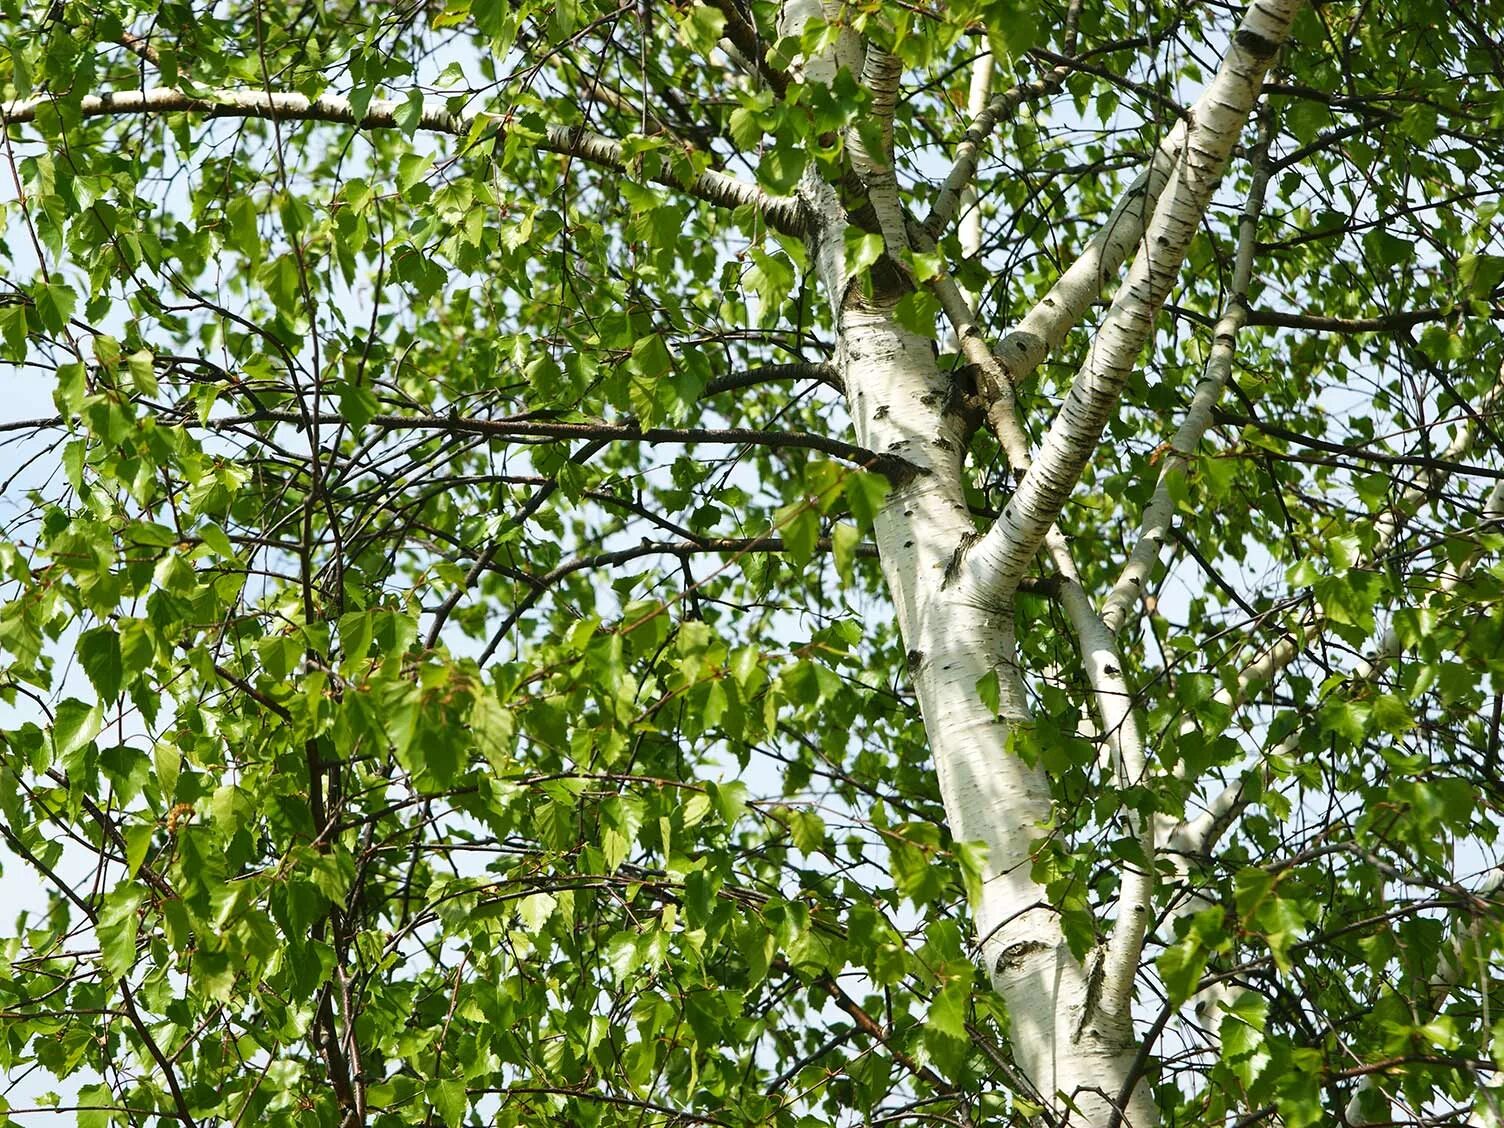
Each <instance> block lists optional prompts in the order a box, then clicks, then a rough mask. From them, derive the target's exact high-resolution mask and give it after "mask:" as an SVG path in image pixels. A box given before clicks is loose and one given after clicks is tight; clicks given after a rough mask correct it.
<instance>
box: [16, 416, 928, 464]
mask: <svg viewBox="0 0 1504 1128" xmlns="http://www.w3.org/2000/svg"><path fill="white" fill-rule="evenodd" d="M64 422H65V420H64V418H63V417H62V416H61V415H51V416H45V417H43V418H40V419H17V420H11V421H9V422H5V423H0V431H23V430H33V431H39V430H45V429H47V428H49V427H60V426H62V425H63V424H64ZM163 423H164V424H166V425H172V426H180V427H189V428H203V429H206V430H210V431H227V430H231V429H233V428H236V427H243V426H245V425H247V424H253V423H286V424H290V425H292V426H295V427H299V428H301V427H304V426H306V425H308V424H310V423H312V424H315V425H318V426H329V427H337V426H341V425H348V423H349V421H348V420H347V419H345V418H344V417H343V416H341V415H335V414H323V415H319V416H317V417H312V416H309V415H306V414H304V413H303V412H299V411H251V412H246V413H245V414H243V415H229V416H225V417H223V418H220V419H210V420H209V421H208V422H207V423H199V422H198V421H197V420H176V421H168V420H163ZM366 426H368V427H375V428H378V429H381V430H387V431H434V432H437V433H440V434H449V435H484V436H486V437H488V438H496V439H537V440H549V439H563V440H568V439H605V440H607V441H613V440H620V441H624V442H644V443H666V444H679V445H686V446H687V445H691V444H694V443H705V444H708V445H711V446H717V445H719V446H763V447H775V448H785V449H795V450H813V451H818V452H819V453H821V454H828V455H830V456H831V457H832V458H839V459H841V460H842V461H843V462H849V463H852V464H853V465H856V466H860V467H862V468H863V469H867V470H874V471H876V472H878V473H881V474H892V473H903V472H905V471H907V470H908V469H909V468H908V467H907V466H906V465H905V464H904V463H903V462H902V460H900V459H895V458H894V457H893V456H892V455H887V454H878V453H876V452H875V451H870V450H865V449H863V448H862V447H859V446H856V445H855V444H853V443H844V442H842V441H841V440H839V439H832V438H828V437H827V436H825V435H811V434H808V433H807V432H803V431H758V430H754V429H752V428H750V427H721V428H715V427H637V426H631V425H625V424H620V423H593V422H592V423H557V422H551V421H548V420H542V419H466V418H464V417H463V416H458V415H454V416H450V415H373V416H372V417H371V418H370V419H368V420H367V421H366Z"/></svg>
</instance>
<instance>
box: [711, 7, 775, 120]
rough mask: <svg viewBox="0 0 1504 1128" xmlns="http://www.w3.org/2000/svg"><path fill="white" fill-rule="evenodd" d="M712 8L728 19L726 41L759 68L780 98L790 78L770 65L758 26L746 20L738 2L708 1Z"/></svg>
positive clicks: (761, 74) (759, 73) (758, 72)
mask: <svg viewBox="0 0 1504 1128" xmlns="http://www.w3.org/2000/svg"><path fill="white" fill-rule="evenodd" d="M708 2H709V4H710V6H711V7H712V8H714V9H715V10H716V11H718V12H720V13H721V15H723V16H725V17H726V26H725V32H726V39H727V40H729V41H730V43H731V45H732V46H733V47H735V48H736V50H737V53H738V54H739V55H741V57H742V58H743V59H745V60H746V61H747V62H748V63H749V64H750V65H751V66H753V67H756V68H757V74H758V77H759V78H761V79H762V80H763V81H764V82H766V83H767V84H768V86H769V87H770V88H772V91H773V93H775V94H777V95H778V96H779V97H782V96H783V92H784V91H785V90H787V89H788V85H789V76H788V75H786V74H784V73H783V72H782V71H777V70H774V69H773V68H772V67H770V66H769V65H768V51H767V46H766V45H765V44H764V43H763V40H762V36H760V35H759V34H758V32H757V28H756V26H755V25H754V24H753V23H752V22H751V21H749V20H748V19H746V18H745V17H744V16H743V15H742V13H741V10H740V9H739V8H738V7H737V6H736V0H708Z"/></svg>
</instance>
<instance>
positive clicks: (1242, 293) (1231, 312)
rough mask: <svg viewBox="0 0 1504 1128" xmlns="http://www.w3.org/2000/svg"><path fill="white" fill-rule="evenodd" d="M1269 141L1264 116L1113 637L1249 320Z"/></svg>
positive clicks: (1160, 541)
mask: <svg viewBox="0 0 1504 1128" xmlns="http://www.w3.org/2000/svg"><path fill="white" fill-rule="evenodd" d="M1272 137H1273V123H1272V114H1270V113H1269V112H1267V111H1266V112H1265V114H1264V115H1263V122H1262V126H1261V129H1260V135H1259V139H1258V142H1257V143H1256V145H1255V147H1254V151H1253V154H1252V156H1251V157H1250V163H1251V164H1252V165H1253V179H1252V183H1251V184H1250V185H1249V187H1248V199H1247V202H1246V203H1245V204H1244V205H1243V214H1242V216H1241V217H1240V219H1239V221H1238V249H1237V255H1236V260H1235V266H1234V267H1233V277H1232V287H1231V291H1230V292H1229V294H1228V296H1227V301H1226V303H1225V305H1224V307H1223V313H1222V319H1221V320H1220V321H1219V322H1218V323H1217V332H1216V337H1215V339H1214V341H1213V343H1212V351H1211V356H1210V357H1208V358H1207V362H1206V373H1205V375H1203V376H1202V378H1201V382H1200V383H1199V384H1198V385H1196V391H1195V393H1194V394H1193V395H1192V396H1191V406H1190V408H1189V409H1188V410H1187V411H1186V414H1185V419H1184V420H1183V421H1182V422H1181V424H1180V429H1179V430H1178V431H1176V432H1175V437H1174V438H1173V439H1171V440H1170V449H1169V451H1168V452H1166V454H1165V456H1164V460H1163V462H1162V463H1161V464H1160V468H1159V481H1158V482H1157V483H1155V486H1154V495H1153V497H1152V498H1150V500H1149V504H1148V505H1147V506H1145V507H1144V516H1143V521H1142V523H1141V524H1140V526H1139V534H1138V541H1137V543H1136V544H1134V546H1133V549H1132V551H1131V552H1130V553H1129V554H1128V560H1127V563H1126V564H1124V566H1123V571H1122V574H1121V575H1120V576H1119V577H1118V580H1117V583H1115V584H1114V585H1113V587H1112V591H1111V592H1110V593H1109V594H1108V596H1107V600H1106V602H1105V603H1104V604H1103V606H1102V620H1103V622H1104V623H1106V625H1107V629H1108V630H1110V631H1112V633H1113V634H1120V633H1121V632H1122V630H1123V628H1124V626H1126V625H1127V624H1128V623H1129V622H1131V621H1132V618H1133V616H1134V612H1135V611H1136V610H1137V609H1138V608H1140V607H1142V606H1143V599H1144V595H1145V593H1146V591H1147V584H1148V583H1149V581H1150V580H1151V579H1152V578H1153V572H1154V565H1155V564H1156V563H1157V562H1158V560H1159V554H1160V551H1161V550H1162V549H1163V548H1164V544H1165V540H1166V538H1167V537H1168V536H1169V534H1170V527H1171V523H1172V522H1173V520H1174V516H1175V503H1174V500H1173V498H1172V497H1171V487H1172V485H1173V484H1174V482H1175V480H1176V479H1179V478H1182V477H1184V476H1185V472H1186V469H1187V467H1189V466H1190V463H1191V458H1192V456H1193V455H1194V454H1195V451H1196V447H1197V446H1198V445H1199V444H1200V442H1201V439H1202V437H1203V436H1204V435H1205V434H1206V431H1207V428H1208V427H1210V426H1211V423H1212V409H1213V408H1214V407H1215V406H1216V403H1217V401H1218V400H1219V399H1220V398H1221V397H1222V390H1223V388H1225V387H1226V386H1227V381H1228V380H1229V379H1230V378H1231V376H1232V362H1233V358H1234V356H1235V355H1236V350H1235V345H1236V343H1237V335H1238V330H1239V329H1240V328H1242V326H1243V322H1244V321H1245V320H1246V318H1247V316H1248V287H1249V285H1250V283H1251V282H1252V279H1253V249H1254V246H1255V244H1256V243H1257V242H1258V227H1259V215H1260V213H1262V211H1263V209H1264V192H1265V189H1266V188H1267V187H1268V184H1269V174H1270V167H1269V144H1270V141H1271V139H1272Z"/></svg>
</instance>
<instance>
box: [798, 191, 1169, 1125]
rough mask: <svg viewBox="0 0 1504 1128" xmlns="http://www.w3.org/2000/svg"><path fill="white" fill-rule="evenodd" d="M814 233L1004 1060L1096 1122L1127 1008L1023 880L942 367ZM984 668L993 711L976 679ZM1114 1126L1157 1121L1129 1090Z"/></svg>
mask: <svg viewBox="0 0 1504 1128" xmlns="http://www.w3.org/2000/svg"><path fill="white" fill-rule="evenodd" d="M827 204H828V205H829V206H828V208H827V209H824V215H825V223H824V225H823V230H822V233H821V234H820V235H818V236H817V237H816V244H817V249H818V250H820V251H822V252H823V254H821V255H820V256H817V258H818V259H819V260H820V261H822V263H823V265H824V268H825V269H824V271H823V273H824V274H825V281H826V284H827V289H828V290H830V291H831V299H832V303H833V304H834V305H836V306H837V308H838V309H839V311H840V312H839V326H838V329H839V332H838V350H837V364H838V366H839V369H840V374H841V377H842V380H843V381H844V385H845V388H846V394H847V399H848V403H849V407H850V411H851V415H852V418H853V420H854V422H855V427H856V433H857V439H858V441H859V442H860V443H861V444H862V445H863V446H864V447H866V448H867V449H869V450H873V451H877V452H880V453H883V454H886V455H891V456H894V457H895V458H898V459H902V460H903V463H905V464H906V465H907V466H909V467H911V468H912V471H911V472H910V473H908V474H906V475H904V474H901V475H899V476H898V477H897V479H896V480H895V482H894V485H893V488H892V490H891V492H890V493H889V495H888V499H887V502H886V504H885V505H884V507H883V509H882V511H881V513H880V514H879V515H878V517H877V520H876V528H875V530H874V535H875V537H876V540H877V544H878V548H879V551H880V554H881V560H882V568H883V573H884V576H885V578H886V580H887V586H888V589H889V591H890V592H891V594H892V597H893V601H894V606H895V608H896V610H897V614H898V620H899V627H900V629H901V631H902V633H903V638H904V640H905V645H906V646H907V647H908V658H909V673H910V677H911V678H912V681H913V684H914V688H915V691H916V693H917V695H918V699H919V705H920V709H921V711H922V713H923V716H924V722H925V728H926V731H927V732H928V734H929V739H930V747H931V751H932V754H933V757H934V761H935V769H936V772H937V774H938V777H939V783H940V791H941V795H942V798H943V800H944V803H945V809H946V814H947V818H948V821H949V823H950V830H951V833H952V835H953V836H954V837H955V838H956V840H958V841H963V842H971V841H981V842H983V843H985V844H986V847H987V862H986V865H985V869H984V872H983V881H982V895H981V899H980V901H979V902H978V903H977V904H976V905H974V906H973V911H974V914H975V917H976V924H977V935H978V948H979V952H980V956H979V962H980V964H981V966H982V967H983V969H984V970H985V971H986V973H987V975H988V977H989V978H990V980H991V982H992V984H993V986H994V988H995V989H996V990H997V991H998V992H999V993H1000V994H1001V995H1002V996H1003V998H1004V1000H1005V1002H1006V1003H1007V1006H1008V1011H1009V1015H1010V1018H1011V1022H1012V1028H1011V1031H1010V1041H1011V1044H1012V1050H1013V1055H1014V1058H1015V1060H1016V1061H1017V1063H1018V1065H1019V1067H1020V1069H1021V1070H1022V1071H1023V1073H1024V1074H1025V1076H1026V1077H1027V1078H1028V1080H1029V1081H1030V1082H1031V1083H1032V1084H1033V1085H1034V1087H1035V1088H1036V1090H1037V1092H1038V1095H1039V1096H1040V1097H1041V1098H1042V1099H1043V1100H1044V1101H1045V1103H1047V1104H1048V1105H1050V1106H1052V1107H1053V1108H1055V1109H1056V1110H1057V1111H1060V1112H1061V1113H1062V1114H1063V1113H1064V1111H1065V1108H1066V1106H1065V1105H1064V1103H1063V1102H1062V1101H1061V1100H1060V1099H1059V1097H1060V1095H1064V1096H1065V1097H1068V1098H1069V1099H1070V1101H1071V1102H1072V1103H1073V1104H1074V1106H1075V1110H1076V1111H1075V1112H1074V1114H1073V1115H1072V1123H1074V1124H1077V1125H1082V1126H1093V1128H1102V1126H1105V1125H1107V1124H1108V1123H1109V1122H1110V1120H1111V1118H1112V1109H1113V1105H1114V1102H1115V1101H1116V1100H1117V1099H1118V1097H1119V1095H1120V1093H1121V1092H1122V1091H1123V1089H1124V1088H1125V1085H1126V1082H1127V1079H1128V1077H1129V1074H1130V1069H1131V1065H1132V1061H1133V1058H1134V1049H1135V1047H1134V1044H1133V1039H1132V1028H1131V1023H1130V1021H1129V1018H1128V1015H1127V1014H1106V1013H1103V1012H1102V1011H1101V1009H1100V1007H1099V1005H1098V1001H1097V987H1098V977H1097V975H1096V974H1095V969H1096V968H1097V967H1098V966H1099V960H1098V958H1097V957H1095V956H1093V957H1092V958H1089V959H1088V960H1087V961H1086V962H1085V963H1083V962H1082V961H1080V960H1077V959H1076V958H1075V957H1074V955H1072V953H1071V951H1070V949H1069V947H1068V946H1067V944H1066V943H1065V939H1064V936H1063V934H1062V932H1061V929H1060V927H1059V925H1058V923H1057V919H1056V916H1055V913H1054V910H1053V909H1051V908H1050V905H1049V901H1048V898H1047V897H1046V895H1045V890H1044V889H1043V888H1042V887H1041V886H1039V885H1037V884H1036V883H1035V882H1034V881H1033V880H1032V878H1031V868H1032V859H1031V849H1032V847H1033V844H1034V843H1035V841H1036V840H1037V839H1039V838H1040V837H1041V836H1042V834H1043V831H1042V829H1041V827H1042V824H1043V823H1044V822H1045V821H1046V820H1047V819H1048V817H1049V815H1050V809H1051V800H1050V791H1049V783H1048V780H1047V779H1046V778H1045V775H1044V773H1043V772H1042V771H1041V770H1040V769H1039V768H1038V767H1034V766H1030V765H1028V764H1027V763H1025V761H1024V760H1023V759H1021V758H1020V757H1019V756H1018V755H1016V754H1015V753H1013V752H1012V751H1010V750H1009V736H1010V733H1011V732H1013V731H1014V730H1015V729H1016V728H1017V727H1018V726H1020V725H1027V724H1029V723H1030V721H1029V713H1028V706H1027V703H1026V700H1025V694H1024V687H1023V682H1022V680H1021V678H1020V677H1019V674H1018V670H1017V668H1016V666H1015V665H1014V659H1013V655H1014V649H1015V648H1014V634H1013V630H1014V628H1013V609H1012V607H1011V605H1009V604H997V605H993V606H983V605H979V604H978V603H977V602H976V601H975V600H972V599H969V598H968V597H967V596H966V594H965V590H964V589H963V587H962V585H961V584H959V583H957V582H956V572H955V568H954V564H955V562H956V561H957V559H958V556H959V553H960V551H961V550H962V548H963V546H965V545H967V544H968V543H970V541H971V540H972V539H974V538H975V536H976V526H975V524H974V522H973V521H972V519H971V517H970V515H969V514H968V512H967V509H966V506H965V502H964V496H963V493H962V489H961V481H962V478H961V463H962V456H963V450H964V446H965V442H966V424H965V420H964V418H963V413H962V408H961V404H960V401H959V398H958V397H957V395H956V394H955V390H954V385H953V381H952V378H951V377H950V376H949V375H947V374H945V373H942V372H941V371H940V370H939V366H938V365H937V364H936V360H935V354H934V350H933V346H932V344H931V342H930V341H929V340H928V339H926V338H924V337H921V336H919V335H917V334H915V333H913V332H911V331H910V330H908V329H906V328H904V327H903V326H902V325H900V324H899V322H898V320H897V318H896V317H895V311H894V307H895V305H896V301H897V296H898V295H896V294H893V295H882V294H873V295H864V294H863V291H862V288H861V287H860V286H859V285H856V284H854V283H853V282H852V280H851V279H849V278H847V277H846V275H845V271H844V270H843V269H841V268H840V255H839V251H838V250H833V249H832V245H834V247H835V248H839V247H840V245H841V244H840V240H841V234H840V228H841V226H842V225H843V223H844V220H843V218H842V217H841V216H840V213H839V212H838V211H837V210H836V209H835V208H834V202H833V201H827ZM993 677H995V678H996V681H997V686H998V690H999V694H998V696H999V708H998V710H997V712H994V711H993V710H992V709H991V708H990V707H989V706H988V705H987V704H986V703H984V700H983V696H982V693H981V692H980V690H979V688H978V687H979V683H981V682H983V681H984V679H991V678H993ZM1126 1115H1127V1123H1130V1124H1133V1125H1136V1126H1144V1125H1149V1124H1153V1123H1155V1122H1156V1121H1157V1115H1156V1113H1155V1110H1154V1108H1153V1106H1152V1104H1151V1103H1150V1102H1149V1100H1148V1099H1147V1096H1146V1095H1144V1094H1141V1093H1140V1094H1136V1095H1135V1096H1134V1097H1133V1098H1132V1100H1131V1101H1130V1102H1129V1106H1128V1108H1127V1110H1126Z"/></svg>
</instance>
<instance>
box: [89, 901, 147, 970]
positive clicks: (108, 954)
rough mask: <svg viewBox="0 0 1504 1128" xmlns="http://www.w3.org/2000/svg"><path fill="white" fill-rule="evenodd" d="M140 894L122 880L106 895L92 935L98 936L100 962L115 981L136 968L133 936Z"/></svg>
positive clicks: (138, 921)
mask: <svg viewBox="0 0 1504 1128" xmlns="http://www.w3.org/2000/svg"><path fill="white" fill-rule="evenodd" d="M142 899H143V898H142V893H141V890H140V888H139V887H138V886H136V885H135V884H134V883H133V882H130V881H123V882H121V883H120V884H119V885H117V886H115V888H114V889H112V890H110V892H109V893H107V894H106V895H105V898H104V903H103V904H102V905H101V906H100V909H99V919H98V921H97V923H96V925H95V933H96V934H97V935H98V937H99V952H100V961H101V962H102V963H103V965H104V969H105V970H106V971H108V972H109V973H110V974H111V975H112V976H114V977H115V978H117V979H119V978H123V977H124V976H125V975H126V974H127V973H129V972H130V970H131V969H132V968H133V967H135V966H136V933H137V929H138V926H139V924H140V920H139V915H138V910H139V909H140V907H141V902H142Z"/></svg>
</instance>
